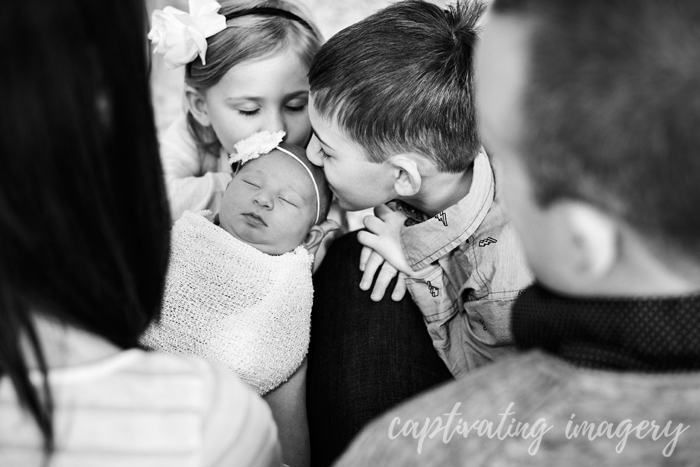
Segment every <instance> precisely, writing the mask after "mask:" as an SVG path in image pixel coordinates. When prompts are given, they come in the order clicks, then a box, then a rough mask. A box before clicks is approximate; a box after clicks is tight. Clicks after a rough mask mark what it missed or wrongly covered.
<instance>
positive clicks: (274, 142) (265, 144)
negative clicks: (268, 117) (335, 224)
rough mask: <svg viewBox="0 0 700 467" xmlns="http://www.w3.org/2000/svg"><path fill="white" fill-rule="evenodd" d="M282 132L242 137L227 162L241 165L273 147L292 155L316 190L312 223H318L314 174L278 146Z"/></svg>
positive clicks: (295, 157) (319, 196)
mask: <svg viewBox="0 0 700 467" xmlns="http://www.w3.org/2000/svg"><path fill="white" fill-rule="evenodd" d="M284 134H285V133H284V131H278V132H277V133H270V132H269V131H259V132H257V133H255V134H253V135H252V136H249V137H248V138H246V139H242V140H241V141H239V142H237V143H236V144H234V145H233V147H235V148H236V152H237V153H236V154H231V155H229V156H228V162H229V164H234V163H236V162H240V163H241V165H243V164H245V163H246V162H248V161H251V160H253V159H257V158H258V157H260V156H262V155H263V154H267V153H269V152H271V151H272V150H274V149H277V150H278V151H282V152H283V153H285V154H287V155H289V156H292V158H293V159H294V160H295V161H297V162H299V163H300V164H301V166H302V167H304V170H306V173H308V174H309V177H311V183H313V185H314V191H315V192H316V221H315V222H314V224H318V221H319V219H320V218H321V194H320V192H319V190H318V185H317V184H316V179H315V178H314V174H312V173H311V169H309V168H308V167H307V166H306V164H304V162H302V160H301V159H299V158H298V157H297V156H295V155H294V154H292V152H291V151H287V150H286V149H284V148H281V147H280V146H279V144H280V143H281V142H282V138H284Z"/></svg>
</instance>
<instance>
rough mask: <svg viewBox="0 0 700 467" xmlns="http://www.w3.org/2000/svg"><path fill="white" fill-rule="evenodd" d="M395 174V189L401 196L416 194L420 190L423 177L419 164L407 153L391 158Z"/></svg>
mask: <svg viewBox="0 0 700 467" xmlns="http://www.w3.org/2000/svg"><path fill="white" fill-rule="evenodd" d="M389 162H390V164H391V169H392V170H393V174H394V191H396V193H397V194H398V195H399V196H406V197H407V196H414V195H415V194H416V193H418V191H419V190H420V187H421V183H422V179H421V175H420V171H419V170H418V165H417V164H416V163H415V162H414V161H413V160H411V159H410V158H409V157H407V156H405V155H398V156H394V157H392V158H391V159H390V161H389Z"/></svg>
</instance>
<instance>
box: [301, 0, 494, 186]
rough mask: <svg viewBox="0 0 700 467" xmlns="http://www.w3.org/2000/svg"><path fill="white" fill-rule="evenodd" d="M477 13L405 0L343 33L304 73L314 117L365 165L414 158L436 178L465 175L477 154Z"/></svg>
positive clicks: (477, 7)
mask: <svg viewBox="0 0 700 467" xmlns="http://www.w3.org/2000/svg"><path fill="white" fill-rule="evenodd" d="M484 9H485V4H484V3H482V2H481V1H470V2H461V3H458V4H456V5H451V6H450V7H449V8H448V9H447V10H442V9H441V8H439V7H438V6H436V5H433V4H430V3H426V2H424V1H420V0H408V1H403V2H399V3H396V4H394V5H391V6H389V7H387V8H384V9H383V10H380V11H379V12H377V13H375V14H373V15H371V16H369V17H367V18H366V19H364V20H363V21H360V22H359V23H356V24H354V25H352V26H350V27H348V28H346V29H343V30H342V31H340V32H339V33H337V34H336V35H334V36H333V37H332V38H331V39H330V40H329V41H328V42H327V43H326V44H324V45H323V46H322V47H321V49H320V50H319V52H318V53H317V54H316V57H315V58H314V61H313V62H312V65H311V69H310V70H309V84H310V86H311V95H312V96H313V102H314V106H315V108H316V110H317V111H318V112H319V114H320V115H322V116H323V117H324V118H329V119H330V118H334V119H335V121H336V122H337V124H338V125H339V127H340V128H341V129H342V130H343V131H344V132H345V134H346V135H347V136H348V137H350V139H352V140H353V141H354V142H356V143H358V144H359V145H361V146H362V147H363V149H364V150H365V151H366V153H367V157H368V159H369V160H370V161H373V162H383V161H384V160H385V159H386V158H387V157H388V156H390V155H393V154H399V153H403V152H417V153H419V154H421V155H424V156H426V157H429V158H430V159H431V160H433V161H434V162H435V164H436V165H437V167H438V169H439V170H440V171H442V172H451V173H459V172H464V171H466V170H467V169H468V168H469V167H470V165H471V162H472V161H473V159H474V157H476V154H478V152H479V149H480V142H479V138H478V134H477V126H476V115H475V108H474V97H473V96H474V93H473V84H474V83H473V82H474V75H473V48H474V45H475V42H476V40H477V30H476V25H477V22H478V20H479V18H480V17H481V15H482V13H483V11H484Z"/></svg>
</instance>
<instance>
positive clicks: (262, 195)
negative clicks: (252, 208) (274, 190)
mask: <svg viewBox="0 0 700 467" xmlns="http://www.w3.org/2000/svg"><path fill="white" fill-rule="evenodd" d="M273 200H274V198H273V197H272V196H271V195H270V193H268V192H267V191H265V190H260V191H258V193H257V194H256V195H255V198H254V199H253V201H254V202H255V204H257V205H259V206H261V207H263V208H265V209H272V207H273V206H274V201H273Z"/></svg>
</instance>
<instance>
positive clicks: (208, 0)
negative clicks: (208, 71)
mask: <svg viewBox="0 0 700 467" xmlns="http://www.w3.org/2000/svg"><path fill="white" fill-rule="evenodd" d="M189 6H190V12H189V13H185V12H184V11H180V10H178V9H177V8H173V7H171V6H167V7H165V9H163V10H155V11H154V12H153V16H152V19H151V23H152V24H153V27H152V28H151V31H150V32H149V33H148V38H149V39H150V40H151V42H152V43H153V46H154V51H153V52H154V53H161V54H163V61H164V62H165V66H166V67H167V68H169V69H171V70H172V69H175V68H178V67H181V66H184V65H187V64H188V63H190V62H191V61H192V60H194V59H195V57H197V56H198V55H199V58H200V59H201V60H202V65H206V63H207V62H206V53H207V37H211V36H213V35H214V34H216V33H218V32H221V31H223V30H224V29H226V17H225V16H224V15H220V14H218V13H217V11H219V8H221V5H219V3H217V2H215V1H213V0H189Z"/></svg>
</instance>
